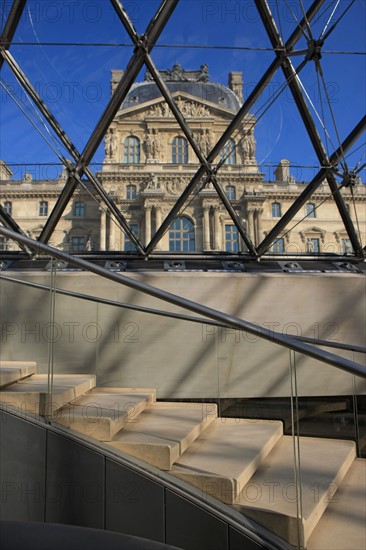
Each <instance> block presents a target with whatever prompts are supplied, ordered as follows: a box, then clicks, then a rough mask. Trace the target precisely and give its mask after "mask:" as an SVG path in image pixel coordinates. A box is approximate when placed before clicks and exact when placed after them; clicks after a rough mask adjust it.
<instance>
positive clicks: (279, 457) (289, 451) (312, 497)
mask: <svg viewBox="0 0 366 550" xmlns="http://www.w3.org/2000/svg"><path fill="white" fill-rule="evenodd" d="M355 456H356V449H355V444H354V442H352V441H342V440H332V439H320V438H313V437H302V438H300V476H299V478H298V480H299V481H298V484H296V481H295V477H294V476H295V473H294V442H293V439H292V437H290V436H284V437H283V438H281V440H280V441H279V442H278V443H277V445H276V446H275V447H274V449H273V450H272V452H271V453H270V454H269V455H268V457H267V459H266V461H265V463H264V464H263V465H262V466H261V467H260V468H259V469H258V470H257V471H256V473H255V474H254V475H253V477H252V478H251V479H250V481H249V483H248V484H247V485H246V486H244V487H243V488H242V491H241V493H240V496H239V498H238V499H237V502H236V503H235V508H236V509H237V510H239V511H242V512H243V514H245V515H247V516H249V517H251V518H252V519H254V520H255V521H257V522H258V523H260V524H262V525H264V526H265V527H267V528H269V529H270V530H272V531H273V532H275V533H276V534H277V535H279V536H280V537H282V538H284V539H285V540H287V541H288V542H289V543H290V544H294V545H297V544H299V542H300V543H302V542H303V541H302V537H304V542H305V544H306V542H307V540H308V538H309V536H310V534H311V533H312V531H313V530H314V528H315V526H316V524H317V523H318V521H319V519H320V517H321V516H322V514H323V512H324V510H325V509H326V508H327V506H328V504H329V502H330V501H331V499H332V498H333V496H334V495H335V494H336V491H337V489H338V487H339V485H340V484H341V482H342V479H343V478H344V476H345V475H346V473H347V471H348V469H349V468H350V466H351V464H352V463H353V461H354V458H355ZM297 487H300V488H301V489H299V490H298V491H297V490H296V488H297ZM298 517H302V520H298V519H297V518H298Z"/></svg>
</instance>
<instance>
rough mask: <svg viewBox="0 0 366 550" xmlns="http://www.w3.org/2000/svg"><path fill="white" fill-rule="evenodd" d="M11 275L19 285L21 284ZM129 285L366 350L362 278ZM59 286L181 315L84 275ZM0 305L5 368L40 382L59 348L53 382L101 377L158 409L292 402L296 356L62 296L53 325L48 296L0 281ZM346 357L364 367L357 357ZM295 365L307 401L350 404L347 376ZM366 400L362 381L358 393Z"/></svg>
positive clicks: (153, 280) (61, 279) (311, 363)
mask: <svg viewBox="0 0 366 550" xmlns="http://www.w3.org/2000/svg"><path fill="white" fill-rule="evenodd" d="M7 275H9V276H10V275H13V276H16V277H18V278H19V273H16V274H15V273H13V274H11V273H10V272H7ZM22 276H23V278H24V279H27V280H30V281H33V282H40V283H43V284H48V283H49V280H50V275H49V274H48V273H39V272H29V273H27V274H26V275H25V274H24V275H22ZM126 276H128V277H131V278H136V279H138V280H142V281H144V282H146V283H149V284H151V285H154V286H157V287H159V288H163V289H165V290H168V291H170V292H173V293H175V294H178V295H180V296H185V297H187V298H189V299H191V300H196V301H199V302H201V303H204V304H205V305H208V306H210V307H213V308H216V309H219V310H221V311H225V312H228V313H231V314H233V315H235V316H237V317H240V318H242V319H245V320H247V321H251V322H254V323H258V324H261V325H264V326H267V327H268V328H270V329H272V330H276V331H277V332H282V333H285V334H298V335H300V334H301V335H305V336H312V337H317V338H318V337H319V338H323V339H328V340H333V341H339V342H346V343H352V344H357V345H365V311H366V307H365V306H366V304H365V294H366V293H365V277H364V276H363V275H360V274H343V273H339V274H304V275H302V274H286V273H283V274H282V273H280V274H278V273H276V274H275V273H266V274H264V273H261V274H249V273H240V274H235V273H234V274H228V273H201V272H200V273H197V272H186V273H184V272H182V273H180V272H179V273H169V272H164V273H161V272H159V273H157V272H155V273H154V272H146V273H139V274H137V273H128V274H127V275H126ZM56 286H57V287H59V288H64V289H69V290H73V291H76V292H82V293H89V294H92V295H94V296H101V297H104V298H109V299H113V300H117V301H120V302H124V303H130V304H139V305H144V306H147V307H153V308H159V309H164V310H169V311H178V308H176V307H175V306H172V305H170V304H165V303H162V302H159V301H158V300H157V299H155V298H152V297H150V296H147V295H144V294H141V293H139V292H137V291H135V290H132V289H129V288H127V287H125V286H122V285H117V284H115V283H112V282H110V281H107V280H104V279H101V278H99V277H97V276H95V275H92V274H87V273H83V272H74V273H65V272H59V273H58V274H57V278H56ZM0 304H1V352H0V359H4V360H5V359H14V360H15V359H28V360H35V361H37V362H38V364H39V370H40V371H41V372H46V371H47V365H48V360H49V359H48V358H49V352H50V342H51V341H53V346H52V353H53V358H54V359H53V360H54V368H55V371H56V372H95V373H97V376H98V384H103V385H108V386H133V387H139V386H140V387H141V386H144V387H147V386H149V387H155V388H157V390H158V397H159V398H188V397H194V398H203V397H209V398H213V397H256V396H261V397H274V396H276V397H279V396H287V395H290V381H289V361H290V358H289V350H287V349H284V348H281V347H279V346H277V345H275V344H273V343H271V342H267V341H264V340H259V339H258V338H256V337H253V336H252V335H250V334H246V333H239V332H237V331H231V330H225V329H218V328H216V327H212V326H209V325H205V324H202V323H199V324H196V323H189V322H187V321H177V320H171V319H167V318H164V317H158V316H154V315H148V314H143V313H139V312H133V311H130V310H127V309H120V308H115V307H112V306H106V305H102V304H96V303H92V302H86V301H82V300H79V299H75V298H69V297H65V296H57V298H56V313H55V320H54V324H53V325H52V324H51V323H50V317H49V293H48V292H45V291H40V290H36V289H29V288H27V287H24V286H20V285H15V284H14V283H8V282H5V281H4V280H1V282H0ZM181 311H182V310H181ZM182 312H183V311H182ZM183 313H189V312H183ZM192 315H193V314H192ZM52 328H53V329H54V333H53V334H52ZM343 355H344V356H346V357H348V358H349V359H353V360H356V361H358V362H362V361H364V358H363V357H362V356H361V355H359V356H357V354H356V355H353V354H352V353H350V352H343ZM295 360H296V364H297V366H298V370H297V379H298V392H299V394H300V395H305V396H306V395H336V394H350V393H352V388H353V380H352V377H351V376H350V375H349V374H347V373H344V372H343V371H340V370H338V369H336V368H334V367H331V366H327V365H323V364H321V363H319V362H317V361H315V360H313V359H310V358H307V357H304V356H299V355H298V354H296V358H295ZM364 389H365V385H364V384H362V383H361V381H360V380H359V381H358V391H364Z"/></svg>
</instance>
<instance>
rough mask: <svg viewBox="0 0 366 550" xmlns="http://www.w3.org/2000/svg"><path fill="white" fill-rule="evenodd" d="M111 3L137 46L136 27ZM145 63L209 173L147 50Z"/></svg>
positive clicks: (117, 5)
mask: <svg viewBox="0 0 366 550" xmlns="http://www.w3.org/2000/svg"><path fill="white" fill-rule="evenodd" d="M111 3H112V5H113V7H114V9H115V10H116V13H117V15H118V17H119V19H120V20H121V22H122V23H123V25H124V26H125V28H126V30H127V32H128V34H129V36H130V37H131V39H132V41H133V43H134V44H135V46H138V44H139V40H140V37H139V35H138V33H137V31H136V29H135V28H134V26H133V24H132V22H131V21H130V20H129V18H128V15H127V13H126V12H125V10H124V9H123V7H122V6H121V4H120V2H119V1H118V0H111ZM145 65H146V66H147V68H148V69H149V71H150V73H151V75H152V76H153V78H154V80H155V84H156V85H157V86H158V88H159V90H160V92H161V94H162V96H163V97H164V99H165V101H166V102H167V104H168V105H169V107H170V109H171V111H172V113H173V114H174V116H175V118H176V120H177V122H178V124H179V126H180V127H181V129H182V131H183V133H184V135H185V136H186V138H187V140H188V142H189V143H190V145H191V147H192V149H193V151H194V152H195V154H196V156H197V158H198V160H199V161H200V163H201V164H204V165H205V166H206V169H207V172H208V173H211V168H210V166H209V165H208V163H207V160H206V158H205V156H204V155H203V153H202V151H201V149H200V147H199V145H198V144H197V142H196V140H195V139H194V137H193V134H192V131H191V129H190V128H189V126H188V124H187V122H186V120H185V118H184V116H183V115H182V113H181V112H180V110H179V109H178V107H177V105H176V103H175V101H174V99H173V97H172V95H171V93H170V90H169V88H168V86H167V85H166V84H165V82H164V81H163V79H162V78H161V76H160V73H159V71H158V69H157V68H156V66H155V63H154V62H153V60H152V58H151V56H150V54H149V53H148V52H146V53H145Z"/></svg>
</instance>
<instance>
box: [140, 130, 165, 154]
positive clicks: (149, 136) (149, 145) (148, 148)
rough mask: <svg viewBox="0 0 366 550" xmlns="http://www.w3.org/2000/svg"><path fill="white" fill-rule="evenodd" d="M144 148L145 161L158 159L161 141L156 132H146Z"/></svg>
mask: <svg viewBox="0 0 366 550" xmlns="http://www.w3.org/2000/svg"><path fill="white" fill-rule="evenodd" d="M144 146H145V153H146V158H147V160H151V159H157V158H158V157H159V153H160V151H161V141H160V138H159V136H158V132H157V130H155V129H153V130H147V132H146V139H145V143H144Z"/></svg>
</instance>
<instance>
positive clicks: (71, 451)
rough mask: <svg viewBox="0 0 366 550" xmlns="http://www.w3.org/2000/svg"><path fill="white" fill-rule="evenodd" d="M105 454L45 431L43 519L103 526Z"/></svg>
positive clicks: (54, 521) (87, 525) (99, 527)
mask: <svg viewBox="0 0 366 550" xmlns="http://www.w3.org/2000/svg"><path fill="white" fill-rule="evenodd" d="M104 491H105V485H104V457H103V456H102V455H100V454H98V453H96V452H94V451H91V450H90V449H88V448H86V447H85V446H83V445H80V444H78V443H75V442H74V441H72V440H70V439H67V438H66V437H62V436H59V435H56V434H54V433H50V432H48V434H47V480H46V503H47V504H46V521H49V522H52V523H70V524H73V525H81V526H84V527H95V528H97V529H103V528H104Z"/></svg>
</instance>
